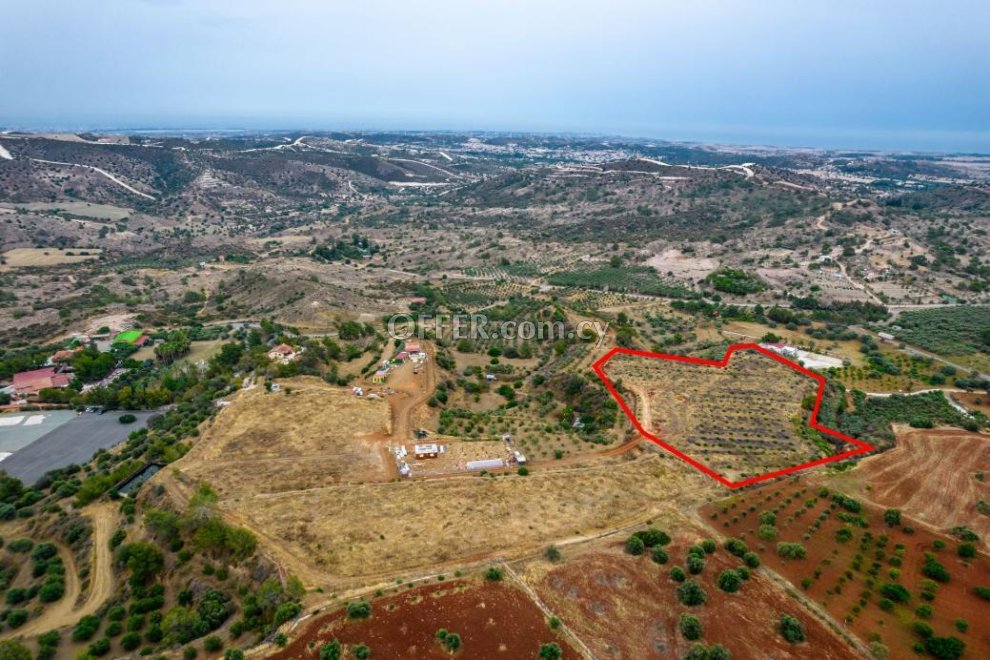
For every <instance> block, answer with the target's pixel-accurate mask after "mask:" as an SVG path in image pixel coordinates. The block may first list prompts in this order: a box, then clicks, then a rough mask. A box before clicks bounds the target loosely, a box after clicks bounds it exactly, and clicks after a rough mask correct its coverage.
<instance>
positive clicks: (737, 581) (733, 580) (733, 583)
mask: <svg viewBox="0 0 990 660" xmlns="http://www.w3.org/2000/svg"><path fill="white" fill-rule="evenodd" d="M740 586H742V577H740V575H739V573H737V572H736V571H722V572H721V573H720V574H719V576H718V588H719V589H721V590H722V591H724V592H726V593H730V594H731V593H735V592H737V591H739V587H740Z"/></svg>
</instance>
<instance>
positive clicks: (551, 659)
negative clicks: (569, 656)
mask: <svg viewBox="0 0 990 660" xmlns="http://www.w3.org/2000/svg"><path fill="white" fill-rule="evenodd" d="M563 656H564V652H563V651H562V650H561V648H560V647H559V646H558V645H557V643H556V642H550V643H549V644H540V653H539V658H540V660H560V659H561V658H562V657H563Z"/></svg>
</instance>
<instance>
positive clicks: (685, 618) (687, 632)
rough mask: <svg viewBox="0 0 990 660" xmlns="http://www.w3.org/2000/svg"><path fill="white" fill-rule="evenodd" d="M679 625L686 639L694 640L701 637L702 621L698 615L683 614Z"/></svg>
mask: <svg viewBox="0 0 990 660" xmlns="http://www.w3.org/2000/svg"><path fill="white" fill-rule="evenodd" d="M677 626H678V628H680V631H681V634H682V635H684V639H686V640H688V641H692V642H693V641H694V640H696V639H701V621H699V620H698V617H696V616H693V615H691V614H682V615H681V619H680V621H679V622H678V624H677Z"/></svg>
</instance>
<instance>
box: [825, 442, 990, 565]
mask: <svg viewBox="0 0 990 660" xmlns="http://www.w3.org/2000/svg"><path fill="white" fill-rule="evenodd" d="M988 471H990V439H988V438H987V436H985V435H983V434H979V433H970V432H968V431H962V430H958V429H944V428H941V429H912V428H909V427H904V426H898V427H897V444H896V445H895V446H894V448H893V449H891V450H890V451H887V452H884V453H882V454H879V455H877V456H870V457H868V458H865V459H863V460H862V461H861V463H860V465H859V467H858V468H857V469H855V470H852V471H850V472H848V473H843V474H841V475H836V477H835V479H836V483H837V484H840V485H841V486H842V488H843V489H844V490H846V491H847V492H849V493H851V494H852V495H853V496H855V497H857V498H863V499H868V500H870V501H873V502H876V503H877V504H879V505H881V506H887V507H897V508H900V509H901V510H903V511H904V513H905V515H908V516H910V517H911V518H913V519H914V520H918V521H921V522H924V523H926V524H927V525H929V526H931V527H933V528H935V529H938V530H940V531H942V532H943V533H948V532H949V531H950V530H951V529H952V528H953V527H957V526H960V525H963V526H967V527H969V528H971V529H973V530H974V531H976V532H977V533H978V534H979V535H980V538H981V539H982V542H983V547H984V548H990V546H988V545H987V543H988V542H990V475H988V474H987V472H988Z"/></svg>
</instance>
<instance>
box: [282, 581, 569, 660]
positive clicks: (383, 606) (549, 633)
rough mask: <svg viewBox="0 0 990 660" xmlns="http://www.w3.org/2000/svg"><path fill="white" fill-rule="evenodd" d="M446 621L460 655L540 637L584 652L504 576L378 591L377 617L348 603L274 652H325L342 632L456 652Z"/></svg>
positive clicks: (393, 651)
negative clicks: (351, 609)
mask: <svg viewBox="0 0 990 660" xmlns="http://www.w3.org/2000/svg"><path fill="white" fill-rule="evenodd" d="M440 628H444V629H446V630H448V631H450V632H456V633H457V634H459V635H460V636H461V639H462V641H463V645H462V647H461V650H460V651H458V653H457V655H456V656H455V657H458V658H481V659H487V658H502V659H504V660H510V659H511V660H516V659H519V658H535V657H536V656H537V653H538V652H539V648H540V645H541V644H546V643H549V642H556V643H557V645H558V646H560V648H561V649H562V650H563V651H564V656H563V657H564V658H577V657H579V656H578V655H577V653H576V652H575V651H574V649H573V648H572V647H571V646H570V645H569V644H568V643H567V641H566V640H565V639H564V638H563V636H562V635H560V634H558V633H557V632H555V631H553V630H550V628H549V626H548V625H547V621H546V619H545V618H544V616H543V613H542V611H541V610H540V609H539V608H538V607H537V606H536V604H535V603H533V601H531V600H530V599H529V598H528V597H527V596H526V595H525V594H524V593H522V592H521V591H519V590H518V589H516V588H513V587H511V586H508V585H506V584H504V583H500V582H486V583H479V582H474V581H469V580H458V581H453V582H444V583H439V584H432V585H429V586H424V587H419V588H416V589H410V590H409V591H407V592H404V593H399V594H396V595H394V596H388V597H385V598H378V599H375V600H374V601H373V602H372V615H371V618H370V619H365V620H348V619H347V616H346V614H345V612H344V611H343V610H339V611H337V612H333V613H331V614H325V615H322V616H318V617H316V618H315V620H314V621H312V622H311V623H310V624H309V625H307V626H306V627H305V628H304V630H303V631H302V633H301V634H300V635H299V636H298V637H296V638H295V639H294V640H293V641H292V643H291V644H290V645H289V646H287V647H286V648H285V649H283V650H282V651H280V652H279V653H276V654H274V655H272V656H270V657H272V658H282V659H284V660H287V659H289V658H294V659H295V660H302V659H303V658H318V657H319V654H320V647H321V646H323V644H326V643H327V642H330V641H331V640H333V639H337V640H340V642H341V644H344V645H352V644H360V643H364V644H367V645H368V646H369V647H370V649H371V657H372V658H437V659H439V658H447V659H449V658H450V657H451V655H450V653H447V652H446V651H444V649H442V648H441V646H440V644H439V643H438V642H437V641H436V633H437V631H438V630H439V629H440ZM345 657H350V656H346V655H345Z"/></svg>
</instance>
